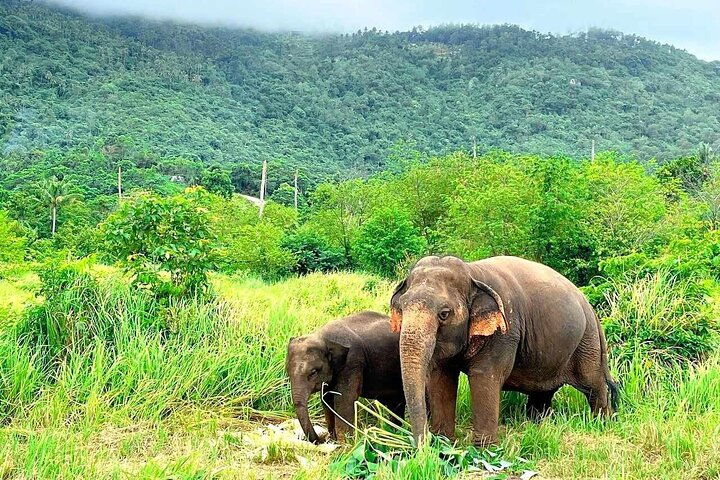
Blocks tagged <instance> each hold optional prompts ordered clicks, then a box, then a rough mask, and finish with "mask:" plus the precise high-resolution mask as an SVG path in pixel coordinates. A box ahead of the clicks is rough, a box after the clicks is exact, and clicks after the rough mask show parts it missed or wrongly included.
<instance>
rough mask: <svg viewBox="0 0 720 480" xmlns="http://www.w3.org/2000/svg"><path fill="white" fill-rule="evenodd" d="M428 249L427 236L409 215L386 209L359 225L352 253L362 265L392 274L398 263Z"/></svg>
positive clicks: (374, 270) (369, 269) (390, 275)
mask: <svg viewBox="0 0 720 480" xmlns="http://www.w3.org/2000/svg"><path fill="white" fill-rule="evenodd" d="M426 248H427V244H426V242H425V239H424V238H423V236H422V235H421V234H420V232H419V231H418V229H417V228H415V227H414V226H413V224H412V222H411V221H410V218H409V217H408V215H407V214H406V213H405V212H403V211H401V210H398V209H396V208H386V209H383V210H380V211H378V212H376V213H375V214H373V215H372V216H371V217H370V218H369V219H368V221H367V222H365V223H364V224H363V226H362V227H361V228H360V231H359V232H358V235H357V238H356V239H355V242H354V243H353V254H354V256H355V257H356V258H357V263H358V265H359V266H360V267H361V268H364V269H366V270H368V271H370V272H373V273H377V274H379V275H383V276H386V277H392V276H394V275H395V273H396V269H397V267H398V265H400V264H401V263H402V262H404V261H406V260H408V259H409V258H412V257H417V256H419V255H420V254H422V253H423V252H424V251H425V249H426Z"/></svg>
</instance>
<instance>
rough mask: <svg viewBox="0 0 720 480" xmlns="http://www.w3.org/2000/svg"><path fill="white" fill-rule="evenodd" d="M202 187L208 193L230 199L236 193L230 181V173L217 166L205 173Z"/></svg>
mask: <svg viewBox="0 0 720 480" xmlns="http://www.w3.org/2000/svg"><path fill="white" fill-rule="evenodd" d="M200 185H202V186H203V187H204V188H205V190H207V191H208V192H210V193H214V194H216V195H220V196H222V197H225V198H230V197H231V196H232V194H233V192H234V191H235V187H234V186H233V184H232V182H231V181H230V172H228V171H227V170H223V169H222V168H220V167H219V166H217V165H213V166H212V167H210V168H208V169H207V170H205V171H204V172H203V174H202V178H201V179H200Z"/></svg>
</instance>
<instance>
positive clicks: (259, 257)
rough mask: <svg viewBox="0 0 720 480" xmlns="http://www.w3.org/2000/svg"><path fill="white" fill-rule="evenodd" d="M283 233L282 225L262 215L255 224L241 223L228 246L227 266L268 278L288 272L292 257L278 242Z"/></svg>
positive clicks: (292, 263) (291, 265)
mask: <svg viewBox="0 0 720 480" xmlns="http://www.w3.org/2000/svg"><path fill="white" fill-rule="evenodd" d="M284 235H285V230H284V229H283V228H282V227H278V226H276V225H273V224H272V223H270V222H269V221H266V220H265V219H263V221H261V222H260V223H257V224H254V225H243V226H242V227H240V228H239V229H238V236H237V237H236V238H234V239H233V240H232V242H231V243H230V245H229V247H228V267H229V268H230V269H231V270H242V271H248V272H252V273H255V274H257V275H260V276H262V277H263V278H266V279H271V280H274V279H277V278H280V277H283V276H284V275H287V274H289V273H290V272H291V271H292V270H293V268H294V266H295V258H294V257H293V254H292V253H291V252H290V251H288V250H286V249H284V248H282V246H281V242H282V239H283V237H284Z"/></svg>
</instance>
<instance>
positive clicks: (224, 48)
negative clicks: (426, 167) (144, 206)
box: [0, 0, 720, 189]
mask: <svg viewBox="0 0 720 480" xmlns="http://www.w3.org/2000/svg"><path fill="white" fill-rule="evenodd" d="M0 52H2V57H1V58H0V154H4V155H6V156H7V155H10V154H13V155H15V156H16V157H17V156H20V157H21V158H23V159H25V160H27V161H23V162H19V163H21V164H23V165H25V166H27V165H28V164H31V163H32V159H34V158H37V156H33V155H31V152H33V150H38V149H39V150H48V149H55V150H59V151H60V152H62V151H66V150H68V149H70V148H72V147H77V146H88V145H98V144H100V145H103V146H104V147H107V148H106V151H107V150H108V149H109V150H112V148H111V147H113V145H116V144H122V145H132V146H133V148H132V149H131V150H132V153H128V152H125V153H124V155H125V158H128V156H130V157H132V160H133V162H135V163H138V164H142V162H143V161H146V162H147V159H148V158H176V159H177V158H178V157H182V158H184V159H188V160H189V161H190V163H191V164H192V163H202V164H214V163H221V164H224V165H228V168H232V167H234V168H236V169H238V168H240V167H239V165H242V164H249V165H253V164H257V163H259V162H260V161H261V160H262V159H264V158H270V159H277V160H278V162H279V163H280V165H281V166H280V170H281V172H280V173H279V174H278V175H279V176H280V177H283V178H284V179H287V178H289V176H290V172H291V171H293V170H294V169H295V168H296V167H297V166H299V167H301V168H302V169H303V170H304V172H305V173H304V175H305V176H306V177H307V178H308V179H309V181H310V182H311V183H314V182H315V181H317V180H319V179H321V178H327V177H332V176H341V177H351V176H358V175H366V174H368V173H372V172H373V171H377V170H378V169H381V168H383V166H384V164H385V162H386V159H387V156H388V152H389V149H390V148H391V147H392V146H393V145H395V144H397V143H398V142H402V141H411V142H412V143H414V145H415V146H416V147H417V148H418V149H420V150H423V151H427V152H431V153H438V154H441V153H446V152H448V151H450V150H455V149H458V148H470V145H471V143H472V138H476V141H477V143H478V145H479V147H480V148H481V149H487V148H492V147H499V148H503V149H508V150H511V151H523V152H535V153H548V154H552V153H560V152H561V153H566V154H569V155H573V156H578V155H586V154H587V153H588V152H589V149H590V143H591V139H593V138H594V139H596V141H597V144H598V148H599V149H612V150H617V151H621V152H625V153H630V154H634V155H636V156H638V157H639V158H641V159H648V158H651V157H656V158H658V159H661V160H662V159H667V158H670V157H675V156H680V155H683V154H687V152H688V151H689V150H690V149H694V148H695V147H696V146H697V144H699V143H700V142H710V143H714V142H716V141H717V140H718V136H720V109H718V108H717V106H718V102H720V63H718V62H712V63H708V62H704V61H701V60H698V59H697V58H696V57H694V56H692V55H690V54H688V53H687V52H685V51H683V50H679V49H676V48H674V47H671V46H668V45H661V44H659V43H656V42H652V41H648V40H645V39H643V38H639V37H636V36H633V35H625V34H621V33H617V32H609V31H599V30H593V31H589V32H587V33H580V34H575V35H566V36H555V35H546V34H541V33H538V32H532V31H525V30H523V29H521V28H519V27H516V26H507V25H504V26H492V27H476V26H444V27H436V28H431V29H429V30H420V29H417V30H414V31H412V32H395V33H383V32H378V31H375V30H368V31H363V32H358V33H356V34H353V35H324V36H310V35H302V34H295V33H261V32H257V31H252V30H247V29H225V28H210V27H201V26H194V25H180V24H173V23H161V22H151V21H147V20H142V19H134V18H112V19H97V18H90V17H85V16H82V15H80V14H78V13H75V12H71V11H68V10H62V9H59V8H56V7H50V6H47V5H43V4H36V3H28V2H23V1H18V0H12V1H10V0H0ZM118 139H119V140H118ZM108 146H109V147H108ZM128 151H130V150H128ZM28 159H29V160H28ZM178 162H179V163H182V162H181V161H179V160H178ZM245 168H247V167H245ZM239 172H240V173H241V172H242V169H241V168H240V170H239ZM163 173H168V174H172V173H173V172H172V171H167V172H163ZM240 173H237V174H236V179H235V180H236V187H238V188H240V189H242V188H243V185H242V180H241V179H238V178H237V177H239V176H241V175H240ZM1 176H2V174H0V177H1ZM283 178H280V179H279V180H278V181H280V180H282V179H283ZM0 180H1V178H0Z"/></svg>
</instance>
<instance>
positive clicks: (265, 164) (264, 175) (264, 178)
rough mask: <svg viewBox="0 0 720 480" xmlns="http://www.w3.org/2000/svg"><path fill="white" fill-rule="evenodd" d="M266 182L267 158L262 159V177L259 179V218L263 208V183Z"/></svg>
mask: <svg viewBox="0 0 720 480" xmlns="http://www.w3.org/2000/svg"><path fill="white" fill-rule="evenodd" d="M266 183H267V160H263V168H262V179H261V180H260V218H262V216H263V210H265V184H266Z"/></svg>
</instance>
